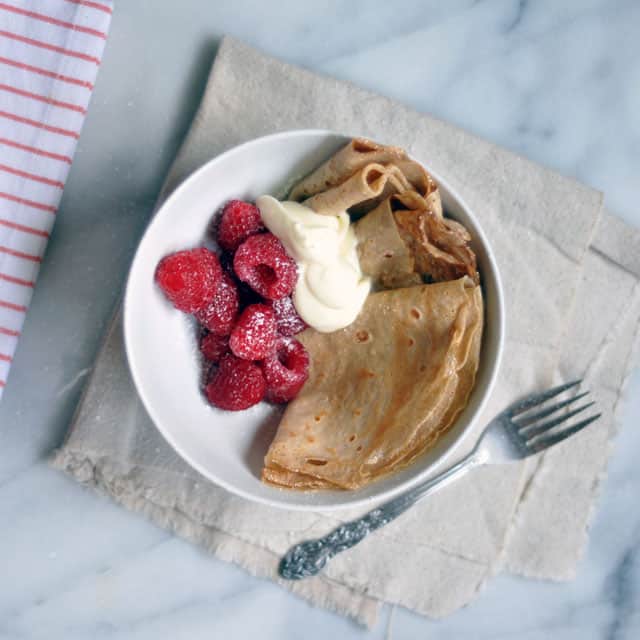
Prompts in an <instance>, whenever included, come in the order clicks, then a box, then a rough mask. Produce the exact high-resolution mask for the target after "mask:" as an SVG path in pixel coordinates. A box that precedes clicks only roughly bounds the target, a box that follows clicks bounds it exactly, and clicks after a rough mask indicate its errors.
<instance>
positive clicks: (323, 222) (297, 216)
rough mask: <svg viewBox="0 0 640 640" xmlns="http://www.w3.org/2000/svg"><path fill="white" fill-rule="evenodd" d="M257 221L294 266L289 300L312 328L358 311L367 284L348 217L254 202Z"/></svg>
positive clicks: (336, 325)
mask: <svg viewBox="0 0 640 640" xmlns="http://www.w3.org/2000/svg"><path fill="white" fill-rule="evenodd" d="M256 204H257V206H258V209H260V214H261V216H262V220H263V222H264V224H265V226H266V227H267V229H269V231H271V233H273V234H274V235H275V236H277V237H278V238H279V239H280V241H281V242H282V244H283V245H284V248H285V249H286V250H287V253H288V254H289V255H290V256H291V257H292V258H293V259H294V260H295V261H296V263H297V265H298V282H297V284H296V287H295V290H294V292H293V304H294V305H295V307H296V310H297V312H298V313H299V314H300V317H301V318H302V319H303V320H304V321H305V322H306V323H307V324H308V325H309V326H311V327H313V328H314V329H316V330H318V331H321V332H324V333H330V332H331V331H336V330H338V329H342V328H343V327H346V326H348V325H350V324H351V323H352V322H353V321H354V320H355V319H356V317H357V315H358V313H360V309H361V308H362V305H363V304H364V301H365V300H366V298H367V295H368V294H369V289H370V286H371V282H370V280H369V279H368V278H366V277H364V276H363V275H362V271H361V270H360V264H359V262H358V254H357V252H356V244H357V240H356V237H355V234H354V232H353V229H352V228H351V225H350V224H349V216H348V215H347V214H346V213H341V214H339V215H337V216H323V215H319V214H317V213H316V212H315V211H312V210H311V209H309V208H308V207H305V206H304V205H302V204H300V203H298V202H280V201H278V200H276V199H275V198H272V197H271V196H260V197H259V198H258V199H257V200H256Z"/></svg>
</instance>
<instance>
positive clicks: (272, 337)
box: [229, 304, 278, 360]
mask: <svg viewBox="0 0 640 640" xmlns="http://www.w3.org/2000/svg"><path fill="white" fill-rule="evenodd" d="M277 337H278V331H277V329H276V317H275V314H274V313H273V309H272V308H271V307H268V306H267V305H266V304H252V305H250V306H248V307H247V308H246V309H245V310H244V311H243V312H242V314H241V315H240V317H239V318H238V322H237V323H236V326H235V327H234V328H233V331H232V332H231V337H230V338H229V347H231V351H233V353H234V354H235V355H236V356H238V357H239V358H244V359H245V360H262V359H263V358H266V357H267V356H270V355H271V354H272V353H273V352H274V351H275V349H276V340H277Z"/></svg>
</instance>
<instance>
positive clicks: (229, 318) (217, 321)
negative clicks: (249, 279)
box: [196, 273, 239, 336]
mask: <svg viewBox="0 0 640 640" xmlns="http://www.w3.org/2000/svg"><path fill="white" fill-rule="evenodd" d="M238 306H239V303H238V289H237V288H236V285H235V283H234V282H233V280H232V279H231V278H230V277H229V276H228V275H227V274H226V273H222V276H221V278H220V280H219V282H218V286H217V287H216V289H215V292H214V295H213V299H212V301H211V303H210V304H209V305H208V306H206V307H205V308H204V309H201V310H200V311H199V312H198V313H196V320H198V322H199V323H200V324H201V325H202V326H203V327H205V328H206V329H209V331H211V332H212V333H215V334H217V335H219V336H228V335H229V334H230V333H231V329H233V325H234V323H235V320H236V316H237V315H238Z"/></svg>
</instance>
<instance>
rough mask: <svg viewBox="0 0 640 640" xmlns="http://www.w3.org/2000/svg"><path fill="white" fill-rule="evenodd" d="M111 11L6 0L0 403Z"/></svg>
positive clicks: (2, 18)
mask: <svg viewBox="0 0 640 640" xmlns="http://www.w3.org/2000/svg"><path fill="white" fill-rule="evenodd" d="M112 10H113V6H112V2H110V1H109V0H99V1H93V0H22V1H21V0H9V1H8V2H3V1H2V0H0V397H2V392H3V390H4V386H5V384H6V380H7V376H8V374H9V367H10V366H11V361H12V359H13V356H14V353H15V350H16V345H17V343H18V338H19V336H20V332H21V330H22V325H23V323H24V317H25V314H26V311H27V308H28V306H29V302H30V300H31V296H32V294H33V288H34V285H35V281H36V277H37V274H38V270H39V267H40V263H41V261H42V255H43V253H44V250H45V247H46V244H47V240H48V239H49V234H50V233H51V229H52V227H53V223H54V221H55V218H56V211H57V208H58V204H59V202H60V198H61V196H62V190H63V189H64V184H65V181H66V179H67V174H68V173H69V168H70V166H71V160H72V158H73V153H74V151H75V148H76V144H77V142H78V138H79V136H80V130H81V128H82V124H83V122H84V117H85V114H86V111H87V105H88V104H89V98H90V97H91V92H92V90H93V83H94V82H95V78H96V75H97V73H98V67H99V65H100V60H101V58H102V52H103V50H104V45H105V41H106V38H107V32H108V30H109V24H110V21H111V13H112Z"/></svg>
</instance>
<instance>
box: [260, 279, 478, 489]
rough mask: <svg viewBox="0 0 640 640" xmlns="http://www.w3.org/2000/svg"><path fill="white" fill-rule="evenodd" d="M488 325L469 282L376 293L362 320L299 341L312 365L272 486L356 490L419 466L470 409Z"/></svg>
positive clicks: (278, 452)
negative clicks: (414, 463)
mask: <svg viewBox="0 0 640 640" xmlns="http://www.w3.org/2000/svg"><path fill="white" fill-rule="evenodd" d="M482 325H483V304H482V294H481V291H480V288H479V287H478V286H476V285H475V284H474V283H473V281H472V280H471V279H470V278H467V277H463V278H460V279H458V280H453V281H449V282H442V283H437V284H430V285H419V286H412V287H409V288H401V289H392V290H387V291H380V292H377V293H373V294H371V295H370V296H369V297H368V299H367V301H366V303H365V305H364V308H363V309H362V311H361V313H360V315H359V316H358V318H357V319H356V321H355V322H354V323H353V324H351V325H350V326H349V327H347V328H345V329H342V330H340V331H336V332H334V333H330V334H321V333H318V332H316V331H314V330H312V329H308V330H306V331H305V332H303V333H302V334H301V335H300V336H299V338H300V341H301V342H302V343H303V344H304V345H305V347H306V348H307V350H308V351H309V355H310V357H311V366H310V374H309V379H308V380H307V382H306V384H305V386H304V387H303V389H302V391H301V392H300V394H299V395H298V397H297V398H296V399H295V400H294V401H292V402H291V403H289V405H288V407H287V409H286V411H285V413H284V415H283V418H282V421H281V423H280V426H279V428H278V432H277V434H276V437H275V439H274V441H273V443H272V444H271V447H270V448H269V450H268V452H267V455H266V457H265V467H264V470H263V474H262V478H263V480H264V481H265V482H268V483H271V484H275V485H278V486H284V487H290V488H297V489H317V488H342V489H357V488H359V487H362V486H364V485H366V484H368V483H369V482H371V481H373V480H375V479H377V478H379V477H381V476H383V475H386V474H388V473H390V472H392V471H395V470H397V469H399V468H401V467H403V466H404V465H406V464H408V463H409V462H411V461H412V460H413V459H414V458H416V457H417V456H419V455H420V454H421V453H422V452H423V451H425V449H427V448H428V447H429V446H430V445H432V444H433V442H435V440H436V439H437V438H438V436H439V435H440V434H441V433H442V432H443V431H445V430H446V429H447V428H448V427H449V426H450V425H451V424H452V423H453V421H454V420H455V418H456V417H457V415H458V414H459V412H460V411H461V410H462V408H463V407H464V406H465V405H466V403H467V398H468V396H469V393H470V392H471V389H472V387H473V384H474V380H475V374H476V371H477V368H478V361H479V354H480V342H481V335H482Z"/></svg>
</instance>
